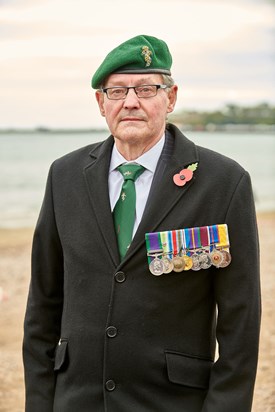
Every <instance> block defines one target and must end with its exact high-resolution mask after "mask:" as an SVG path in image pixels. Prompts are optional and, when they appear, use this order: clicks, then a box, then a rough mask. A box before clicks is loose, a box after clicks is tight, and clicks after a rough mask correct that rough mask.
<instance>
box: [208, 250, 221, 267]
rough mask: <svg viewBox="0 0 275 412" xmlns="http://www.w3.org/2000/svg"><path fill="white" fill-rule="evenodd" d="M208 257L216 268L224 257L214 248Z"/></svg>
mask: <svg viewBox="0 0 275 412" xmlns="http://www.w3.org/2000/svg"><path fill="white" fill-rule="evenodd" d="M210 259H211V262H212V264H213V265H214V266H216V267H217V268H219V267H220V266H221V264H222V262H223V259H224V258H223V254H222V253H221V252H220V251H219V250H216V249H214V250H213V251H212V252H211V253H210Z"/></svg>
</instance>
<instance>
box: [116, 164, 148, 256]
mask: <svg viewBox="0 0 275 412" xmlns="http://www.w3.org/2000/svg"><path fill="white" fill-rule="evenodd" d="M117 170H118V171H119V172H120V173H121V174H122V176H123V179H124V182H123V185H122V188H121V193H120V196H119V198H118V201H117V203H116V205H115V208H114V211H113V216H114V224H115V230H116V235H117V241H118V248H119V253H120V258H121V259H123V257H124V255H125V254H126V252H127V250H128V248H129V246H130V244H131V241H132V236H133V228H134V223H135V215H136V189H135V180H136V179H137V178H138V177H139V176H140V175H141V174H142V173H143V172H144V170H145V169H144V167H143V166H140V165H136V164H128V165H122V166H119V167H118V168H117Z"/></svg>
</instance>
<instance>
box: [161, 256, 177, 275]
mask: <svg viewBox="0 0 275 412" xmlns="http://www.w3.org/2000/svg"><path fill="white" fill-rule="evenodd" d="M162 263H163V264H164V271H163V273H171V272H172V270H173V269H174V265H173V262H172V260H171V259H169V258H168V257H164V258H162Z"/></svg>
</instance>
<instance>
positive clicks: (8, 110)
mask: <svg viewBox="0 0 275 412" xmlns="http://www.w3.org/2000/svg"><path fill="white" fill-rule="evenodd" d="M138 5H139V11H138V12H136V13H130V11H131V10H130V9H129V4H128V2H126V0H117V1H111V0H100V1H91V0H79V1H77V2H76V1H75V2H74V1H70V2H68V1H67V0H47V1H43V0H24V1H23V0H22V1H20V0H17V1H12V0H9V1H3V0H0V9H1V14H0V43H1V54H0V64H1V77H0V90H1V94H2V96H3V98H4V100H2V101H4V102H5V104H4V105H3V107H1V119H0V127H3V126H4V125H12V124H18V125H22V124H23V125H24V124H25V125H31V124H34V125H37V124H44V125H47V124H48V125H50V126H51V125H52V126H54V125H57V126H62V125H63V126H64V125H65V126H66V125H68V126H69V124H68V122H69V123H70V124H71V125H72V126H74V125H75V126H81V125H83V126H87V125H91V123H94V122H95V121H96V122H99V120H98V119H100V117H99V115H98V110H97V107H96V103H95V102H94V99H93V97H92V96H93V92H92V90H91V88H90V78H91V76H92V74H93V73H94V71H95V70H96V69H97V67H98V65H99V64H100V62H101V61H102V59H103V58H104V57H105V55H106V54H107V53H108V52H109V51H110V50H111V49H112V48H113V47H116V46H117V45H118V44H119V43H121V42H123V41H124V40H125V39H127V38H129V37H132V36H135V35H136V34H140V33H145V34H151V35H154V36H157V37H160V38H163V39H164V40H166V42H167V43H168V45H169V48H170V50H171V52H172V55H173V61H174V63H173V67H172V70H173V76H174V77H175V80H176V81H177V83H178V84H179V86H180V91H179V99H178V104H177V107H178V108H180V107H188V106H189V107H190V106H192V107H195V108H200V107H208V108H210V107H217V106H220V105H221V104H223V103H224V102H225V101H228V99H236V103H238V102H239V103H242V102H245V103H247V102H250V103H251V104H253V103H254V102H257V101H259V100H269V101H274V100H275V97H274V96H275V85H274V77H273V72H274V71H275V70H274V64H275V62H274V57H273V60H272V56H274V46H273V44H274V13H275V8H274V7H273V6H271V5H270V4H268V3H265V2H258V1H253V0H231V1H230V2H229V3H228V2H221V1H220V0H209V1H207V2H205V1H202V0H193V1H192V2H190V1H189V0H188V1H187V0H181V1H180V0H171V1H170V2H169V5H167V2H166V1H164V0H139V3H138ZM74 110H75V112H74ZM73 113H75V115H73ZM95 119H96V120H95ZM100 121H101V119H100ZM4 122H5V123H4ZM102 122H103V120H102Z"/></svg>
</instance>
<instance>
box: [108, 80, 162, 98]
mask: <svg viewBox="0 0 275 412" xmlns="http://www.w3.org/2000/svg"><path fill="white" fill-rule="evenodd" d="M167 87H168V86H167V85H166V84H144V85H142V86H129V87H128V86H115V87H106V88H105V89H101V91H102V92H103V93H106V95H107V97H108V99H110V100H123V99H126V96H127V94H128V92H129V90H130V89H134V91H135V93H136V95H137V97H141V98H145V99H146V98H148V97H154V96H156V94H157V91H158V90H159V89H166V88H167Z"/></svg>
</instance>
